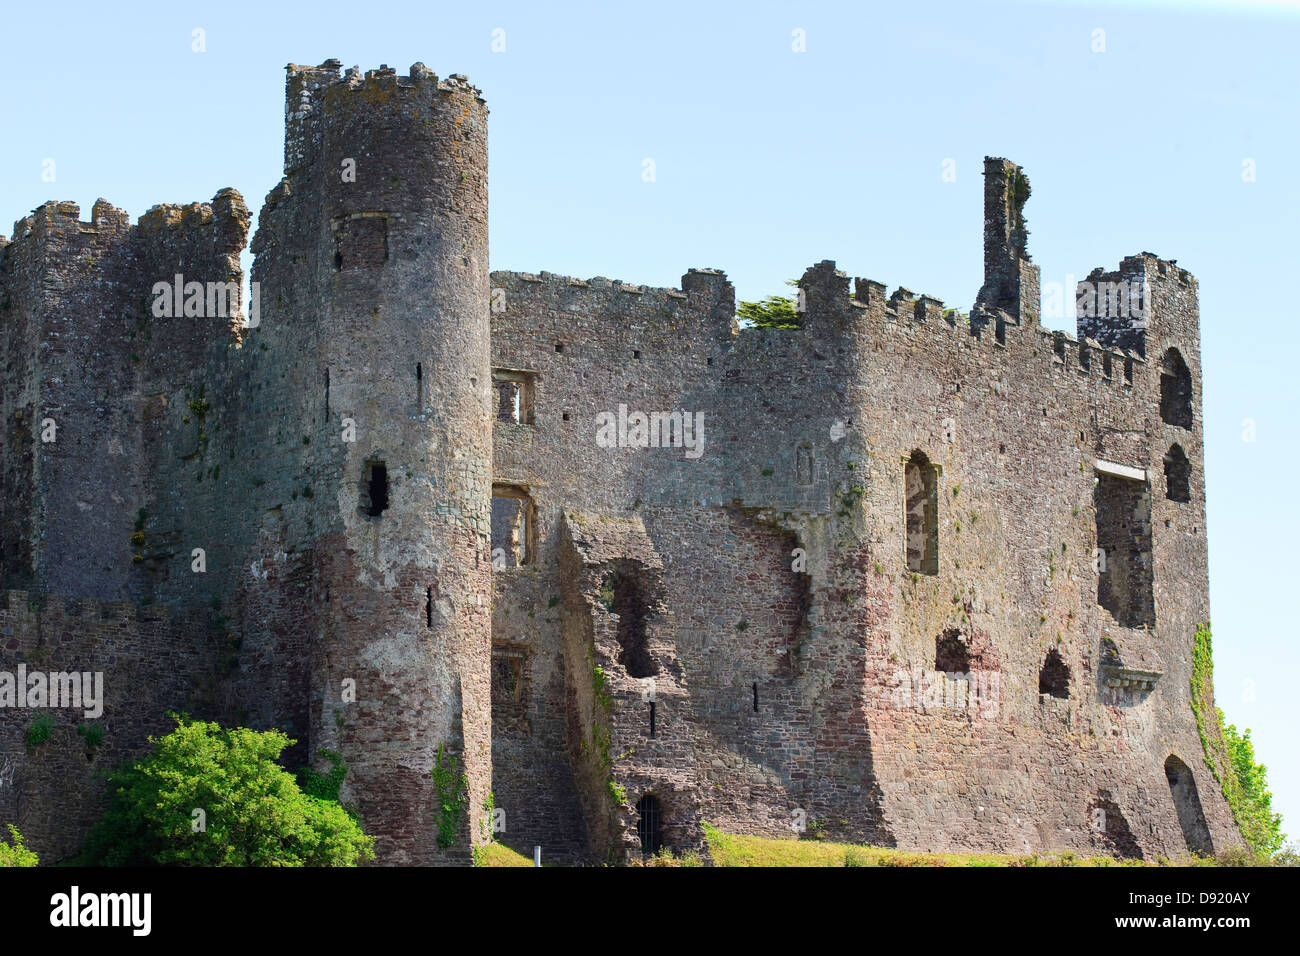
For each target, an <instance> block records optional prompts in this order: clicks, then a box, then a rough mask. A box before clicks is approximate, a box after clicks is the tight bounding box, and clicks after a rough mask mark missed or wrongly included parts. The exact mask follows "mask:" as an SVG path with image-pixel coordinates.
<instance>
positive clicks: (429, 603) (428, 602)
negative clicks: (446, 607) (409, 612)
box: [424, 588, 433, 629]
mask: <svg viewBox="0 0 1300 956" xmlns="http://www.w3.org/2000/svg"><path fill="white" fill-rule="evenodd" d="M424 626H425V627H427V628H430V629H432V628H433V588H428V589H426V590H425V592H424Z"/></svg>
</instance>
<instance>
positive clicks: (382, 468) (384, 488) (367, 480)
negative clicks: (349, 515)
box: [359, 459, 388, 518]
mask: <svg viewBox="0 0 1300 956" xmlns="http://www.w3.org/2000/svg"><path fill="white" fill-rule="evenodd" d="M359 507H360V510H361V513H362V514H364V515H365V516H366V517H367V518H378V517H379V516H380V515H381V514H383V513H384V511H385V510H387V508H388V466H387V465H385V464H384V463H383V462H382V461H378V460H374V459H371V460H368V461H367V462H366V463H365V469H364V471H363V472H362V475H361V503H360V506H359Z"/></svg>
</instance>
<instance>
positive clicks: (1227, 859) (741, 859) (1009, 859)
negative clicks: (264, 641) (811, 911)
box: [475, 823, 1298, 867]
mask: <svg viewBox="0 0 1300 956" xmlns="http://www.w3.org/2000/svg"><path fill="white" fill-rule="evenodd" d="M704 836H705V838H706V839H707V840H708V843H709V855H710V856H711V857H712V858H713V865H714V866H818V867H820V866H1017V867H1020V866H1025V867H1028V866H1063V867H1069V866H1087V867H1096V866H1270V865H1273V866H1295V865H1296V864H1297V861H1298V858H1297V855H1296V854H1295V853H1294V852H1290V853H1286V854H1279V855H1278V856H1277V857H1275V858H1274V859H1273V860H1271V861H1270V860H1266V859H1263V858H1260V857H1256V856H1254V855H1253V854H1251V853H1249V852H1248V851H1246V850H1244V849H1242V850H1228V851H1225V852H1224V853H1221V854H1220V855H1219V856H1218V857H1199V856H1186V857H1181V858H1179V859H1176V860H1168V859H1165V858H1164V857H1158V858H1157V859H1156V861H1155V862H1147V861H1143V860H1118V859H1116V858H1115V857H1111V856H1080V855H1079V854H1077V853H1072V852H1070V851H1068V850H1065V851H1062V852H1059V853H1035V854H1032V855H1030V856H1012V855H1010V854H1006V853H912V852H908V851H905V850H891V849H888V848H886V847H878V846H861V845H858V844H854V843H832V842H831V841H829V840H794V839H788V840H781V839H773V838H771V837H758V836H742V835H739V834H732V833H723V832H722V831H720V830H718V829H716V828H714V827H711V826H709V825H708V824H707V823H706V824H704ZM475 865H476V866H532V865H533V861H532V860H531V859H529V858H528V857H526V856H524V855H522V854H520V853H516V852H515V851H514V850H511V849H509V848H508V847H504V846H502V845H501V844H499V843H489V844H487V845H486V846H483V847H479V849H478V850H476V851H475ZM631 865H633V866H687V867H691V866H700V865H701V860H700V858H699V856H698V855H697V854H695V853H692V852H688V853H686V854H684V855H683V856H681V857H674V856H672V855H671V854H669V853H668V852H667V851H664V852H661V853H660V854H659V856H657V857H652V858H651V859H649V860H647V861H645V862H642V861H641V860H636V861H633V862H632V864H631Z"/></svg>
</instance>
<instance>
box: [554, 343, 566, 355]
mask: <svg viewBox="0 0 1300 956" xmlns="http://www.w3.org/2000/svg"><path fill="white" fill-rule="evenodd" d="M555 351H556V352H557V353H563V352H564V343H563V342H556V343H555Z"/></svg>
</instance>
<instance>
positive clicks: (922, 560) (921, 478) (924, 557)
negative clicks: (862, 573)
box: [904, 451, 939, 574]
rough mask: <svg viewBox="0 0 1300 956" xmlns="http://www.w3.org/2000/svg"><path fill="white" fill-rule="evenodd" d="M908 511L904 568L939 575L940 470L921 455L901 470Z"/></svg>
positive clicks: (916, 456)
mask: <svg viewBox="0 0 1300 956" xmlns="http://www.w3.org/2000/svg"><path fill="white" fill-rule="evenodd" d="M904 479H905V481H904V487H905V490H906V509H907V567H908V569H909V570H911V571H916V572H918V573H920V574H938V573H939V469H938V467H937V466H936V465H932V464H931V463H930V460H929V459H928V458H927V457H926V456H925V455H924V454H923V453H921V452H919V451H918V452H915V453H914V454H913V455H912V457H911V458H910V459H908V462H907V466H906V468H905V471H904Z"/></svg>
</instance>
